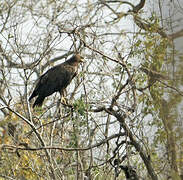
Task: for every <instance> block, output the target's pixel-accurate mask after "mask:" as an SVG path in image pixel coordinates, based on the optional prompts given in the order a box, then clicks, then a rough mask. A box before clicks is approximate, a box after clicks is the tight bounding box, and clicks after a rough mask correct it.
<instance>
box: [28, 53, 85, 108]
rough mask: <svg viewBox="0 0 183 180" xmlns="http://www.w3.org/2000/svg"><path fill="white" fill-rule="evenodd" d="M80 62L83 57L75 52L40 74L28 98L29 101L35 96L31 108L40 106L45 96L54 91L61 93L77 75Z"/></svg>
mask: <svg viewBox="0 0 183 180" xmlns="http://www.w3.org/2000/svg"><path fill="white" fill-rule="evenodd" d="M81 62H83V57H82V56H81V55H79V54H75V55H73V56H72V57H71V58H70V59H69V60H67V61H65V62H64V63H61V64H59V65H57V66H54V67H52V68H51V69H49V70H48V71H46V72H45V73H44V74H43V75H41V77H40V78H39V79H38V82H37V84H36V86H35V88H34V90H33V92H32V94H31V96H30V98H29V101H30V100H31V99H32V98H34V97H36V96H37V99H36V100H35V102H34V104H33V108H34V107H35V106H42V104H43V101H44V99H45V97H47V96H50V95H52V94H53V93H54V92H59V93H60V95H62V94H63V90H64V89H65V88H66V87H67V86H68V85H69V84H70V82H71V81H72V79H73V78H74V77H75V76H76V75H77V71H78V65H79V63H81Z"/></svg>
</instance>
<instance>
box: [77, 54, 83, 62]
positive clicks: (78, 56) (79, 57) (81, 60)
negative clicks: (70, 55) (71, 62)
mask: <svg viewBox="0 0 183 180" xmlns="http://www.w3.org/2000/svg"><path fill="white" fill-rule="evenodd" d="M75 59H76V61H77V62H79V63H82V62H84V58H83V56H81V55H80V54H76V55H75Z"/></svg>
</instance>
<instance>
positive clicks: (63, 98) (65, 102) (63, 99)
mask: <svg viewBox="0 0 183 180" xmlns="http://www.w3.org/2000/svg"><path fill="white" fill-rule="evenodd" d="M65 94H66V91H65V90H61V91H60V98H61V99H60V103H61V104H65V105H67V104H68V102H67V99H66V98H65Z"/></svg>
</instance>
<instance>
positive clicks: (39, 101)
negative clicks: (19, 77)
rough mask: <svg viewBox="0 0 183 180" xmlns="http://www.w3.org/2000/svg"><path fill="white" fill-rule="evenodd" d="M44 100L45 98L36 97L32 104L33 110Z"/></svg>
mask: <svg viewBox="0 0 183 180" xmlns="http://www.w3.org/2000/svg"><path fill="white" fill-rule="evenodd" d="M44 98H45V97H41V96H38V97H37V99H36V100H35V102H34V104H33V108H34V107H35V106H42V104H43V101H44Z"/></svg>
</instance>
